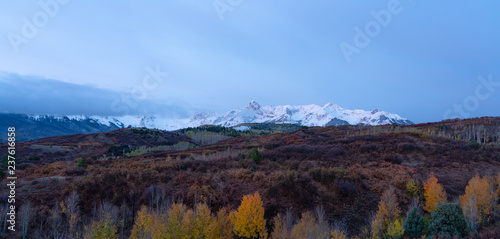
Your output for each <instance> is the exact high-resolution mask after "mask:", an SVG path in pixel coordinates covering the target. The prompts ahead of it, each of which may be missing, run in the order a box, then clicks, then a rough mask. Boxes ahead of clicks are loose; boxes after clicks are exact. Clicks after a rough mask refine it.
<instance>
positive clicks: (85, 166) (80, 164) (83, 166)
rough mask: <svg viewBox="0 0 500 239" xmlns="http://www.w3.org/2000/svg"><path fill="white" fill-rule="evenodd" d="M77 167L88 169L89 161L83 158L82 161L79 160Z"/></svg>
mask: <svg viewBox="0 0 500 239" xmlns="http://www.w3.org/2000/svg"><path fill="white" fill-rule="evenodd" d="M77 166H78V167H79V168H87V159H85V157H82V159H80V160H78V164H77Z"/></svg>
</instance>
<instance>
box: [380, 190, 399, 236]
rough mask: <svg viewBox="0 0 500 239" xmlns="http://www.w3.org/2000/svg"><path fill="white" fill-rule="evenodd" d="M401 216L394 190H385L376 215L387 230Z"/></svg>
mask: <svg viewBox="0 0 500 239" xmlns="http://www.w3.org/2000/svg"><path fill="white" fill-rule="evenodd" d="M400 214H401V209H400V208H399V205H398V198H397V196H396V192H395V190H394V188H392V187H391V188H389V189H387V190H385V192H384V193H383V194H382V197H381V198H380V202H379V204H378V211H377V214H376V217H377V219H378V220H379V222H381V223H382V225H383V227H384V228H386V227H387V225H388V224H389V223H390V222H392V221H393V220H395V219H396V218H398V217H399V215H400Z"/></svg>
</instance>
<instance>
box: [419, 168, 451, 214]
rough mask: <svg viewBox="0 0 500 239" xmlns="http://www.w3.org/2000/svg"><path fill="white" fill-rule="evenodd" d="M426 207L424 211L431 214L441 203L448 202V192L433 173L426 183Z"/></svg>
mask: <svg viewBox="0 0 500 239" xmlns="http://www.w3.org/2000/svg"><path fill="white" fill-rule="evenodd" d="M424 196H425V206H424V210H425V211H427V212H429V213H431V212H433V211H434V209H435V208H436V206H437V205H438V204H439V203H445V202H446V192H445V191H444V189H443V186H442V185H441V184H439V183H438V179H437V178H436V177H435V176H434V173H431V175H430V177H429V179H428V180H427V181H426V182H424Z"/></svg>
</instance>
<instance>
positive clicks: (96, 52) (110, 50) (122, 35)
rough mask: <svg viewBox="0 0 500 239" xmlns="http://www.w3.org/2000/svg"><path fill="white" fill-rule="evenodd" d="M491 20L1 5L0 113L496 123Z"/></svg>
mask: <svg viewBox="0 0 500 239" xmlns="http://www.w3.org/2000/svg"><path fill="white" fill-rule="evenodd" d="M40 3H42V4H40ZM43 3H47V4H46V5H44V4H43ZM54 3H55V4H54ZM499 13H500V1H496V0H486V1H480V2H478V1H465V0H458V1H457V0H453V1H452V0H443V1H411V0H401V1H394V0H387V1H367V0H365V1H345V0H342V1H340V0H335V1H334V0H313V1H290V0H287V1H285V0H274V1H264V0H216V1H214V0H182V1H123V0H122V1H118V0H110V1H75V0H73V1H68V0H64V1H63V0H60V1H56V0H41V1H1V2H0V36H3V37H0V54H1V57H0V72H2V73H1V74H0V87H1V88H0V100H1V102H2V103H1V104H0V112H16V113H52V114H107V115H117V114H156V113H161V114H166V115H178V116H183V115H185V114H187V113H188V112H191V111H193V110H202V109H207V110H211V111H218V112H224V111H227V110H230V109H233V108H236V107H240V106H244V105H246V104H247V103H248V102H249V101H251V100H256V101H257V102H259V103H260V104H262V105H280V104H292V105H303V104H319V105H323V104H325V103H328V102H333V103H336V104H338V105H340V106H342V107H344V108H347V109H365V110H373V109H375V108H377V109H379V110H384V111H389V112H392V113H396V114H399V115H401V116H403V117H406V118H408V119H410V120H412V121H414V122H427V121H440V120H442V119H443V117H467V116H468V117H478V116H499V115H500V114H499V108H500V107H499V106H500V104H499V103H500V67H499V66H500V30H499V29H500V14H499ZM480 77H483V80H480Z"/></svg>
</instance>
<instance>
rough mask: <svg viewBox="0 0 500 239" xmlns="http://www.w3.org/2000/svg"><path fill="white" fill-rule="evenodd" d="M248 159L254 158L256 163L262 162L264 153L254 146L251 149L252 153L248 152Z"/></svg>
mask: <svg viewBox="0 0 500 239" xmlns="http://www.w3.org/2000/svg"><path fill="white" fill-rule="evenodd" d="M247 159H248V160H252V161H254V162H256V163H260V162H261V161H262V155H261V154H260V153H259V151H258V150H257V149H256V148H253V149H252V150H250V153H248V155H247Z"/></svg>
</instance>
